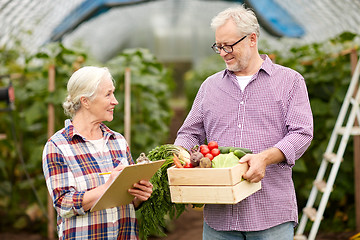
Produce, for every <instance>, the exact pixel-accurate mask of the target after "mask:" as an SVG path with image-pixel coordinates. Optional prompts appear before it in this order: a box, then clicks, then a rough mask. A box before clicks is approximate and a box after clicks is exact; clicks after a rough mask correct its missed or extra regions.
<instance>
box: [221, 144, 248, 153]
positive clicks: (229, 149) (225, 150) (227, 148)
mask: <svg viewBox="0 0 360 240" xmlns="http://www.w3.org/2000/svg"><path fill="white" fill-rule="evenodd" d="M219 150H220V153H222V154H226V153H231V152H234V151H235V150H241V151H243V152H245V153H252V151H251V150H250V149H248V148H242V147H220V146H219Z"/></svg>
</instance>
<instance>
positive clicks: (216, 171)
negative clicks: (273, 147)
mask: <svg viewBox="0 0 360 240" xmlns="http://www.w3.org/2000/svg"><path fill="white" fill-rule="evenodd" d="M248 168H249V166H248V164H246V163H244V164H239V165H237V166H235V167H232V168H174V167H171V168H168V170H167V173H168V179H169V185H181V186H186V185H218V186H227V185H228V186H232V185H235V184H237V183H239V182H240V181H241V180H242V175H243V174H244V173H245V172H246V171H247V170H248Z"/></svg>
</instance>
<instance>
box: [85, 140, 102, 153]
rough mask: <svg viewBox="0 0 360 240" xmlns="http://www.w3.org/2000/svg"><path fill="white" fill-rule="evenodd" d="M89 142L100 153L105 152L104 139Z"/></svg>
mask: <svg viewBox="0 0 360 240" xmlns="http://www.w3.org/2000/svg"><path fill="white" fill-rule="evenodd" d="M89 142H91V143H92V144H93V145H94V147H95V149H96V150H97V151H98V152H101V153H103V152H104V147H105V139H104V138H103V137H102V138H100V139H96V140H89Z"/></svg>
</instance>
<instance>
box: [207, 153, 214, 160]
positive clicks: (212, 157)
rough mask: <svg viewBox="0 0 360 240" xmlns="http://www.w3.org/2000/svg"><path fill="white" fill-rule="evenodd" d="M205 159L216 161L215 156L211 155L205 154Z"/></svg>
mask: <svg viewBox="0 0 360 240" xmlns="http://www.w3.org/2000/svg"><path fill="white" fill-rule="evenodd" d="M205 157H207V158H209V159H210V160H213V159H214V156H213V155H212V154H211V153H207V154H205Z"/></svg>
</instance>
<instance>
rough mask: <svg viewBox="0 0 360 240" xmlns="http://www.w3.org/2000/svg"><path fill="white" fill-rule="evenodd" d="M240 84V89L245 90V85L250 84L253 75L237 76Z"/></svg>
mask: <svg viewBox="0 0 360 240" xmlns="http://www.w3.org/2000/svg"><path fill="white" fill-rule="evenodd" d="M236 78H237V80H238V82H239V85H240V89H241V91H244V89H245V87H246V86H247V85H248V84H249V82H250V80H251V78H252V75H251V76H236Z"/></svg>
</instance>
